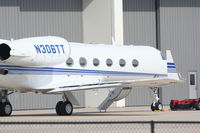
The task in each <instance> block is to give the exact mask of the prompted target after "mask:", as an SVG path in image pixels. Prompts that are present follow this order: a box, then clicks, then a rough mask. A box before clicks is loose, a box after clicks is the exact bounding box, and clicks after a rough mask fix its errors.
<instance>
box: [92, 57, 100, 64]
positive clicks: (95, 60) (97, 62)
mask: <svg viewBox="0 0 200 133" xmlns="http://www.w3.org/2000/svg"><path fill="white" fill-rule="evenodd" d="M93 65H94V66H98V65H99V60H98V59H97V58H94V59H93Z"/></svg>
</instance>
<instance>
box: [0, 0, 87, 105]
mask: <svg viewBox="0 0 200 133" xmlns="http://www.w3.org/2000/svg"><path fill="white" fill-rule="evenodd" d="M81 12H82V1H81V0H0V17H1V19H0V31H1V32H0V38H1V39H11V38H13V39H18V38H24V37H32V36H47V35H54V36H60V37H64V38H65V39H67V40H68V41H76V42H82V15H81ZM76 96H77V97H79V98H78V99H79V101H80V103H81V106H84V101H85V100H84V93H83V92H81V93H76ZM9 99H10V101H11V103H12V105H13V108H14V109H44V108H54V107H55V105H56V103H57V101H58V100H60V99H61V95H43V94H33V93H24V94H20V93H15V94H12V95H10V96H9Z"/></svg>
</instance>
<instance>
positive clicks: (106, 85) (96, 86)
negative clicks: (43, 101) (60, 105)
mask: <svg viewBox="0 0 200 133" xmlns="http://www.w3.org/2000/svg"><path fill="white" fill-rule="evenodd" d="M121 85H122V84H121V83H117V82H112V83H101V84H86V85H79V86H62V87H59V88H55V89H53V90H50V91H48V93H56V92H65V91H79V90H89V89H100V88H114V87H117V86H121Z"/></svg>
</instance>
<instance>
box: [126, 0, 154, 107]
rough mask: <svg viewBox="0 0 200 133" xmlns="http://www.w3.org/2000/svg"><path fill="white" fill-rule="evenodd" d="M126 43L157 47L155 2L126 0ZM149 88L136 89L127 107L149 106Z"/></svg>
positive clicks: (127, 99)
mask: <svg viewBox="0 0 200 133" xmlns="http://www.w3.org/2000/svg"><path fill="white" fill-rule="evenodd" d="M123 10H124V13H123V14H124V43H125V44H134V45H150V46H153V47H156V30H155V29H156V21H155V20H156V19H155V0H124V1H123ZM150 103H151V100H150V96H149V90H148V88H134V89H132V91H131V93H130V94H129V96H128V97H127V98H126V106H133V105H149V104H150Z"/></svg>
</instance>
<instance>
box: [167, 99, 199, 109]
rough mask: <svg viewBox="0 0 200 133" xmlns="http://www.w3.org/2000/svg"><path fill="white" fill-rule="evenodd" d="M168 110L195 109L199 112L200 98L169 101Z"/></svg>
mask: <svg viewBox="0 0 200 133" xmlns="http://www.w3.org/2000/svg"><path fill="white" fill-rule="evenodd" d="M170 109H171V110H173V111H175V110H178V109H196V110H200V98H198V99H185V100H182V101H179V100H177V99H174V100H171V102H170Z"/></svg>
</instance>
